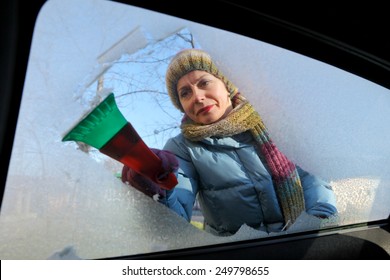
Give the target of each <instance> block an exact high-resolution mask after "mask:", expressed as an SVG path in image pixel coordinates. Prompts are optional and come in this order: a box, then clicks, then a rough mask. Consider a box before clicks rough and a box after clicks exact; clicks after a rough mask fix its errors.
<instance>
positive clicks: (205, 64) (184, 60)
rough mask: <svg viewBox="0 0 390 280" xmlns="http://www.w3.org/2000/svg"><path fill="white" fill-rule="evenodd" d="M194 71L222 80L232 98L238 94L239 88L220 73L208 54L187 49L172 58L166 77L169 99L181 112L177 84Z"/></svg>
mask: <svg viewBox="0 0 390 280" xmlns="http://www.w3.org/2000/svg"><path fill="white" fill-rule="evenodd" d="M194 70H201V71H206V72H208V73H210V74H212V75H214V76H215V77H217V78H218V79H220V80H221V81H222V82H223V83H224V84H225V86H226V89H227V90H228V92H229V93H230V97H233V96H234V95H235V94H236V93H237V91H238V89H237V87H236V86H235V85H234V84H233V83H232V82H230V81H229V80H228V79H227V78H226V77H225V76H224V75H223V74H222V72H221V71H219V69H218V68H217V66H216V65H215V63H214V62H213V61H212V59H211V56H210V55H209V54H208V53H206V52H205V51H203V50H199V49H186V50H183V51H180V52H178V53H177V54H176V55H175V56H174V57H173V58H172V60H171V62H170V63H169V65H168V69H167V72H166V76H165V83H166V87H167V90H168V94H169V97H170V98H171V101H172V103H173V105H174V106H175V107H176V108H177V109H179V110H180V111H182V112H184V110H183V107H182V106H181V104H180V100H179V94H178V92H177V82H178V81H179V80H180V78H181V77H183V76H184V75H186V74H188V73H189V72H191V71H194Z"/></svg>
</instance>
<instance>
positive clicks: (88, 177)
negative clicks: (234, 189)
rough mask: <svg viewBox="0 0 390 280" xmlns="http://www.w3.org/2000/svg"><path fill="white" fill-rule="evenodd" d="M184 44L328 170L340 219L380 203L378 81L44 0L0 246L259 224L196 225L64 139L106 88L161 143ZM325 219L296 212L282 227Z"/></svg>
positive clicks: (383, 195)
mask: <svg viewBox="0 0 390 280" xmlns="http://www.w3.org/2000/svg"><path fill="white" fill-rule="evenodd" d="M156 23H157V24H156ZM156 38H158V39H156ZM191 47H200V48H203V49H205V50H207V51H208V52H210V53H211V54H212V56H214V57H215V58H216V60H217V62H218V63H219V65H220V66H221V70H222V71H223V72H224V73H225V74H227V76H228V77H230V78H231V80H232V81H233V82H234V83H235V84H236V85H237V86H238V87H239V88H240V90H242V92H243V94H244V95H245V96H246V97H247V98H248V99H249V100H250V101H251V103H252V104H253V105H254V106H255V108H256V109H257V110H258V111H259V113H260V114H261V116H262V118H263V119H264V121H265V123H266V125H267V126H268V128H269V130H270V133H271V136H272V137H273V139H274V140H275V142H276V143H277V145H278V147H279V148H280V149H281V150H282V151H283V152H284V153H285V154H286V155H287V156H288V157H289V158H291V159H292V160H294V161H295V162H297V163H299V164H300V165H301V166H302V167H303V168H304V169H306V170H308V171H310V172H312V173H313V174H316V175H319V176H320V177H322V178H324V179H326V180H329V181H330V182H331V185H332V187H333V188H334V190H335V194H336V199H337V206H338V210H339V212H340V219H339V221H337V222H338V224H339V225H348V224H353V223H360V222H367V221H370V220H376V219H383V218H387V217H388V214H389V199H390V195H389V193H390V191H389V186H390V176H389V170H388V166H389V165H390V162H389V159H390V149H389V143H390V138H389V137H390V130H389V127H390V126H389V125H388V123H390V94H389V91H388V90H387V89H384V88H382V87H380V86H378V85H375V84H373V83H371V82H368V81H366V80H364V79H361V78H359V77H356V76H353V75H351V74H349V73H346V72H344V71H341V70H340V69H337V68H334V67H331V66H329V65H326V64H324V63H320V62H318V61H315V60H312V59H309V58H307V57H304V56H301V55H298V54H296V53H292V52H289V51H287V50H284V49H281V48H278V47H275V46H272V45H269V44H265V43H263V42H259V41H256V40H252V39H249V38H245V37H242V36H238V35H237V34H233V33H229V32H226V31H222V30H217V29H214V28H211V27H207V26H204V25H199V24H196V23H193V22H188V21H183V20H181V19H176V18H172V17H168V16H165V15H162V14H157V13H153V12H150V11H145V10H142V9H138V8H134V7H131V6H126V5H122V4H118V3H112V2H111V1H99V0H84V1H78V0H68V1H60V0H51V1H48V2H47V4H46V7H45V9H44V10H43V12H42V13H41V14H40V17H39V18H38V20H37V25H36V27H35V29H34V40H33V44H32V47H31V54H30V60H29V66H28V71H27V73H26V81H25V86H24V92H23V96H22V102H21V108H20V115H19V118H18V125H17V128H16V134H15V141H14V145H13V150H12V155H11V161H10V166H9V172H8V177H7V182H6V187H5V193H4V199H3V203H2V209H1V216H0V259H46V258H49V257H50V256H53V254H54V253H55V252H57V251H61V250H62V249H64V248H65V249H66V250H67V252H71V253H76V254H77V255H78V256H79V257H81V258H87V259H88V258H104V257H114V256H121V255H133V254H143V253H148V252H155V251H162V250H170V249H179V248H188V247H196V246H202V245H208V244H215V243H224V242H231V241H238V240H245V239H252V238H262V237H268V236H269V235H268V234H266V233H264V232H261V231H257V230H254V229H251V228H249V227H248V226H246V225H243V226H242V228H241V229H240V230H239V231H238V232H237V233H236V234H235V235H233V236H230V237H216V236H213V235H211V234H208V233H206V232H204V231H203V230H200V229H198V228H197V227H196V226H197V225H199V224H201V223H202V215H201V213H200V212H199V209H198V206H197V205H195V211H194V213H195V215H194V217H193V223H192V224H190V223H187V222H186V221H185V220H184V219H182V218H181V217H179V216H177V215H176V214H175V213H173V212H172V211H171V210H169V209H168V208H167V207H165V206H163V205H161V204H159V203H156V202H155V201H154V200H152V199H150V198H149V197H146V196H145V195H143V194H142V193H140V192H138V191H136V190H135V189H133V188H131V187H129V186H127V185H125V184H123V183H122V182H121V180H120V179H119V175H120V171H121V168H122V165H121V164H120V163H118V162H115V161H114V160H112V159H109V158H107V157H106V156H104V155H102V154H100V153H99V152H98V151H97V150H95V149H93V148H91V147H89V146H86V145H83V144H82V143H74V142H67V143H64V142H61V139H62V136H63V134H64V133H65V132H66V131H67V130H68V129H69V128H70V127H72V125H74V124H75V123H76V122H77V121H78V119H79V118H80V117H81V116H83V115H84V114H85V113H86V112H88V111H89V110H90V109H91V108H93V107H94V106H95V105H96V104H98V103H99V102H100V101H101V100H102V99H103V98H104V97H105V96H106V95H107V94H108V93H110V92H114V94H115V97H116V101H117V104H118V107H119V109H120V110H121V112H122V113H123V114H124V116H125V117H126V119H127V120H128V121H129V122H131V123H132V125H133V126H134V127H135V129H136V130H137V132H138V133H139V134H140V136H141V137H142V138H143V140H144V141H145V143H146V144H147V145H148V146H149V147H153V148H161V147H162V146H163V145H164V143H165V142H166V140H167V139H168V138H169V137H171V136H174V135H176V134H177V133H178V132H179V127H178V126H179V124H180V120H181V117H182V116H181V113H180V112H179V111H178V110H176V109H175V108H174V107H173V106H172V104H171V103H170V101H169V99H168V96H167V94H166V90H165V87H164V72H165V69H166V66H167V64H168V61H169V59H170V58H171V57H172V56H173V55H174V54H175V53H176V52H177V51H178V50H180V49H182V48H191ZM195 225H196V226H195ZM334 225H335V223H333V221H322V220H319V219H316V218H314V217H311V216H308V215H302V216H301V217H299V219H298V220H297V221H296V223H295V224H294V225H293V226H291V228H289V230H288V232H282V233H280V234H286V233H289V232H296V231H305V230H310V229H316V228H320V227H328V226H334ZM275 234H277V233H273V234H271V235H275ZM69 248H71V249H69ZM60 255H61V254H55V255H54V256H53V258H56V257H58V256H60Z"/></svg>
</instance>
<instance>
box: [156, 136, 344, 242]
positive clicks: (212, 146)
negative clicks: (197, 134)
mask: <svg viewBox="0 0 390 280" xmlns="http://www.w3.org/2000/svg"><path fill="white" fill-rule="evenodd" d="M164 149H165V150H168V151H171V152H173V153H174V154H175V155H176V156H177V158H178V160H179V170H178V173H177V178H178V185H177V186H176V187H175V188H174V189H173V190H171V191H168V192H167V197H166V198H165V199H164V200H163V201H161V202H162V203H164V204H165V205H166V206H168V207H169V208H171V209H172V210H174V211H175V212H176V213H178V214H179V215H181V216H183V217H184V218H185V219H187V221H190V219H191V215H192V208H193V205H194V202H195V197H196V195H198V199H199V203H200V207H201V209H202V213H203V216H204V219H205V224H206V229H207V230H208V231H209V232H212V233H214V234H217V235H229V234H233V233H235V232H236V231H237V230H238V229H239V228H240V227H241V226H242V225H243V224H246V225H248V226H250V227H253V228H256V229H262V230H266V231H268V232H271V231H280V230H281V229H282V227H283V223H284V220H283V216H282V212H281V209H280V207H279V205H278V201H277V197H276V193H275V190H274V187H273V183H272V179H271V175H270V172H269V170H268V168H267V166H266V165H265V164H264V162H265V160H264V159H262V158H260V157H259V156H258V154H257V153H256V150H255V147H254V142H253V138H252V136H251V134H250V133H249V132H244V133H241V134H237V135H234V136H232V137H223V138H217V137H210V138H206V139H204V140H202V141H199V142H192V141H189V140H187V139H185V138H184V137H183V135H182V134H179V135H177V136H176V137H174V138H171V139H170V140H168V142H167V143H166V145H165V147H164ZM297 168H298V172H299V175H300V177H301V182H302V186H303V190H304V197H305V206H306V212H307V213H308V214H312V215H316V216H322V217H324V216H325V217H328V216H331V215H333V214H335V213H336V212H337V210H336V207H335V205H336V202H335V196H334V193H333V191H332V188H331V186H330V185H329V184H328V183H327V182H325V181H323V180H321V179H319V178H317V177H316V176H313V175H311V174H309V173H308V172H306V171H304V170H302V169H301V168H300V167H298V166H297Z"/></svg>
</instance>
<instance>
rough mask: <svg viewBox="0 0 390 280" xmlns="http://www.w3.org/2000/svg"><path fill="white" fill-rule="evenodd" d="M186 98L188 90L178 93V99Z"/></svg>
mask: <svg viewBox="0 0 390 280" xmlns="http://www.w3.org/2000/svg"><path fill="white" fill-rule="evenodd" d="M187 96H189V92H188V90H183V91H181V92H180V98H186V97H187Z"/></svg>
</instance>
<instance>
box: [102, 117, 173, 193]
mask: <svg viewBox="0 0 390 280" xmlns="http://www.w3.org/2000/svg"><path fill="white" fill-rule="evenodd" d="M99 151H100V152H101V153H103V154H105V155H107V156H109V157H111V158H113V159H115V160H117V161H119V162H121V163H123V164H124V165H126V166H128V167H129V168H131V169H133V170H134V171H135V172H137V173H139V174H141V175H143V176H146V177H148V178H149V179H151V180H152V181H153V182H155V183H156V184H158V185H159V186H160V187H161V188H162V189H165V190H171V189H173V188H174V187H175V186H176V185H177V178H176V176H175V174H173V173H168V174H166V171H165V170H164V168H163V165H162V161H161V159H160V158H159V157H158V156H157V155H156V154H155V153H153V151H152V150H151V149H149V147H148V146H147V145H146V144H145V142H144V141H143V140H142V138H141V137H140V136H139V135H138V133H137V131H136V130H135V129H134V127H133V126H132V125H131V124H130V123H129V122H128V123H127V124H126V125H125V126H124V127H123V128H122V129H121V130H120V131H119V132H118V133H117V134H116V135H115V136H114V137H112V139H111V140H109V141H108V142H107V143H106V144H105V145H104V146H103V147H102V148H101V149H99Z"/></svg>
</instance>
